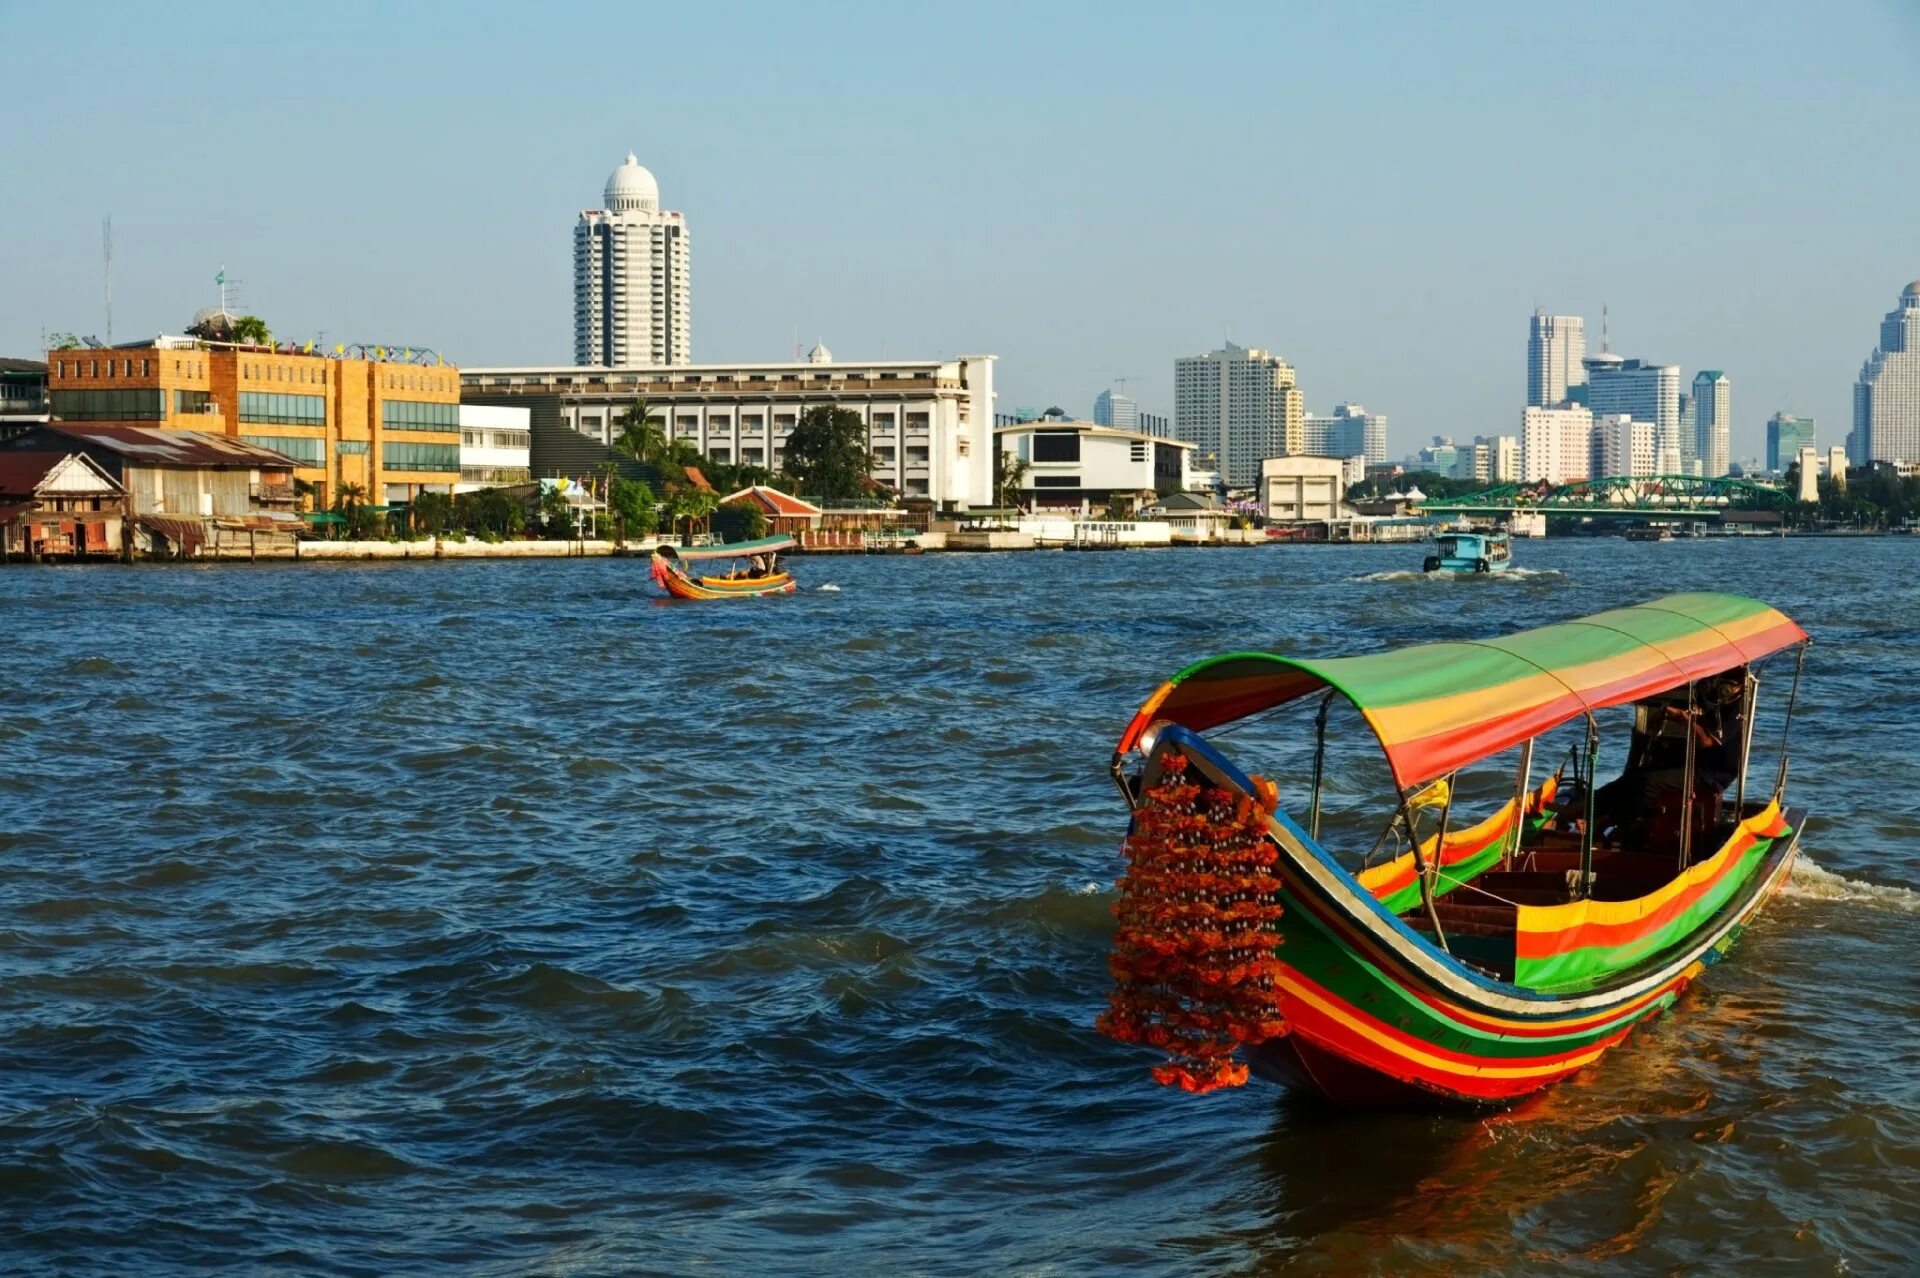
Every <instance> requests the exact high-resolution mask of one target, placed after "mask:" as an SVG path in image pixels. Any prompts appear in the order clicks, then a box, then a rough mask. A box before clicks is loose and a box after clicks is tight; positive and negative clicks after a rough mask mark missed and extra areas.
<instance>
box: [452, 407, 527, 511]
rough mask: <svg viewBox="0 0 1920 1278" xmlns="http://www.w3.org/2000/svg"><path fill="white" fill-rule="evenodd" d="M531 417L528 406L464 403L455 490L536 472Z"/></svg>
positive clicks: (512, 481) (511, 481) (513, 479)
mask: <svg viewBox="0 0 1920 1278" xmlns="http://www.w3.org/2000/svg"><path fill="white" fill-rule="evenodd" d="M527 417H528V413H527V410H526V409H524V408H495V407H491V406H489V405H485V404H462V405H460V482H459V483H457V484H455V485H454V487H453V491H455V492H456V493H470V492H473V491H475V490H476V489H480V488H495V487H498V486H500V485H502V484H524V483H526V482H527V480H528V479H529V478H531V477H532V473H533V472H532V470H531V466H532V460H531V449H532V447H533V436H532V435H531V434H530V433H529V428H528V425H527Z"/></svg>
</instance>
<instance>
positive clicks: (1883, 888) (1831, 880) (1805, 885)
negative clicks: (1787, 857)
mask: <svg viewBox="0 0 1920 1278" xmlns="http://www.w3.org/2000/svg"><path fill="white" fill-rule="evenodd" d="M1780 893H1781V895H1782V896H1791V897H1797V898H1799V899H1800V900H1803V901H1848V902H1858V903H1860V904H1862V905H1871V906H1874V907H1876V908H1878V909H1883V910H1898V911H1900V912H1901V913H1903V914H1920V892H1916V891H1914V890H1913V889H1912V888H1907V887H1897V886H1895V885H1893V884H1890V883H1863V882H1861V881H1860V880H1859V879H1850V878H1847V877H1846V876H1844V875H1840V874H1835V873H1834V872H1833V871H1832V870H1829V869H1827V868H1826V867H1825V866H1823V865H1819V864H1816V863H1815V862H1814V861H1813V860H1812V858H1810V857H1808V856H1807V855H1806V854H1805V853H1804V852H1803V853H1801V854H1800V857H1799V859H1798V860H1796V861H1795V862H1794V863H1793V872H1792V873H1791V874H1789V875H1788V876H1787V881H1786V883H1784V884H1783V885H1782V886H1781V888H1780Z"/></svg>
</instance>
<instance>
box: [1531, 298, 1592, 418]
mask: <svg viewBox="0 0 1920 1278" xmlns="http://www.w3.org/2000/svg"><path fill="white" fill-rule="evenodd" d="M1586 327H1587V322H1586V321H1585V320H1583V319H1581V318H1580V317H1579V316H1578V315H1549V314H1547V313H1546V312H1545V311H1544V310H1537V311H1535V312H1534V313H1533V318H1532V320H1531V321H1530V322H1529V323H1528V325H1527V403H1528V404H1530V405H1532V406H1533V407H1536V408H1552V407H1553V406H1554V405H1556V404H1560V403H1563V402H1564V401H1565V400H1566V399H1567V398H1568V395H1569V392H1570V390H1571V389H1572V388H1575V387H1579V386H1584V385H1585V384H1586V381H1587V370H1586V365H1585V364H1584V363H1583V362H1582V361H1584V360H1585V359H1586V355H1587V333H1586Z"/></svg>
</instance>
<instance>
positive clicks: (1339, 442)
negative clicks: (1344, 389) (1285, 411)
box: [1300, 404, 1387, 466]
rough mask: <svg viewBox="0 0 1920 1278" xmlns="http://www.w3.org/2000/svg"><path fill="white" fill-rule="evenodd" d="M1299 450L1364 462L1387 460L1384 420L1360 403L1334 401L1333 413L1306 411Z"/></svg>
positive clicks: (1375, 463) (1383, 415) (1382, 462)
mask: <svg viewBox="0 0 1920 1278" xmlns="http://www.w3.org/2000/svg"><path fill="white" fill-rule="evenodd" d="M1300 451H1301V452H1303V453H1305V454H1306V455H1307V456H1309V457H1365V458H1366V459H1367V465H1369V466H1379V465H1384V464H1385V463H1386V460H1387V419H1386V415H1385V414H1383V413H1369V412H1368V411H1367V410H1366V408H1365V407H1363V406H1362V405H1360V404H1335V405H1334V406H1333V416H1331V417H1320V416H1316V415H1314V414H1311V413H1309V414H1308V415H1307V416H1306V417H1305V418H1303V419H1302V428H1301V433H1300Z"/></svg>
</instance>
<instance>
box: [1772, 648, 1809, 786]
mask: <svg viewBox="0 0 1920 1278" xmlns="http://www.w3.org/2000/svg"><path fill="white" fill-rule="evenodd" d="M1808 642H1811V640H1809V641H1808ZM1806 664H1807V645H1806V644H1805V643H1802V644H1801V645H1800V655H1799V656H1797V657H1795V658H1794V659H1793V690H1792V691H1791V692H1789V693H1787V717H1786V718H1785V719H1783V720H1782V721H1781V723H1780V775H1779V776H1778V777H1776V778H1775V779H1774V782H1773V797H1774V798H1775V799H1776V800H1777V799H1778V798H1779V797H1780V796H1781V795H1783V794H1785V793H1786V792H1787V732H1788V730H1789V729H1790V728H1792V727H1793V704H1794V702H1796V701H1798V700H1799V699H1800V671H1801V669H1802V668H1803V667H1805V665H1806Z"/></svg>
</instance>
